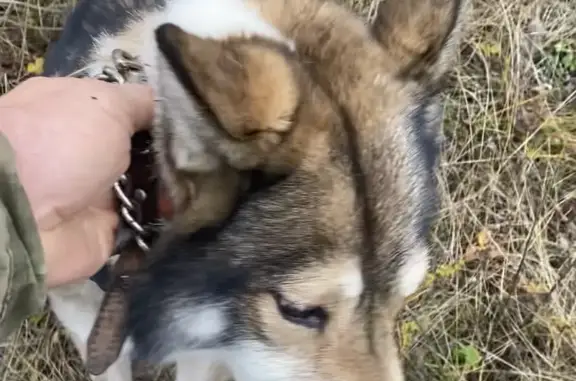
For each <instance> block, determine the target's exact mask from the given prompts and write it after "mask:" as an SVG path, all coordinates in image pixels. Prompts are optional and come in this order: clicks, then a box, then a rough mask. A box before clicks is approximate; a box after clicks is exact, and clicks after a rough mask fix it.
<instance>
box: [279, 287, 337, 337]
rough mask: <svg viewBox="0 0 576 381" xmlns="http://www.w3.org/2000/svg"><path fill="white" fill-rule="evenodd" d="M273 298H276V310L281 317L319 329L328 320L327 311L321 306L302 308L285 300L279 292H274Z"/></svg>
mask: <svg viewBox="0 0 576 381" xmlns="http://www.w3.org/2000/svg"><path fill="white" fill-rule="evenodd" d="M274 299H276V304H277V306H278V311H279V312H280V314H281V315H282V317H283V318H284V319H286V320H288V321H289V322H291V323H294V324H298V325H301V326H303V327H306V328H312V329H318V330H321V329H323V328H324V326H325V325H326V322H327V321H328V313H327V312H326V310H325V309H324V308H322V307H305V308H302V307H299V306H297V305H296V304H294V303H292V302H290V301H288V300H286V299H285V298H284V297H282V295H280V294H274Z"/></svg>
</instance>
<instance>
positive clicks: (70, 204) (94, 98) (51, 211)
mask: <svg viewBox="0 0 576 381" xmlns="http://www.w3.org/2000/svg"><path fill="white" fill-rule="evenodd" d="M153 110H154V100H153V96H152V90H151V89H150V88H149V87H147V86H145V85H135V84H124V85H116V84H110V83H106V82H103V81H99V80H96V79H78V78H40V77H38V78H32V79H29V80H27V81H25V82H23V83H22V84H20V85H19V86H18V87H16V88H15V89H13V90H12V91H10V92H9V93H8V94H6V95H4V96H3V97H1V98H0V131H1V132H2V133H4V135H5V136H6V137H7V138H8V140H9V141H10V144H11V146H12V147H13V149H14V151H15V153H16V167H17V171H18V176H19V178H20V181H21V183H22V186H23V187H24V189H25V191H26V194H27V196H28V199H29V201H30V204H31V207H32V212H33V214H34V217H35V219H36V222H37V226H38V229H39V232H40V238H41V241H42V245H43V247H44V252H45V263H46V282H47V284H48V286H49V287H51V286H57V285H61V284H65V283H69V282H73V281H76V280H80V279H83V278H87V277H89V276H91V275H93V274H94V273H95V272H96V271H97V270H98V269H99V268H100V267H101V266H102V265H104V263H105V262H106V260H107V259H108V257H109V256H110V254H111V253H112V250H113V244H114V234H115V229H116V227H117V225H118V222H119V220H118V217H117V215H116V212H115V210H114V208H113V201H114V199H113V194H112V186H113V184H114V182H115V181H116V180H117V179H118V178H119V177H120V176H121V175H122V174H123V173H124V172H125V171H126V170H127V169H128V165H129V163H130V147H131V146H130V143H131V141H130V139H131V137H132V135H133V134H134V133H135V132H137V131H138V130H142V129H145V128H147V127H148V126H149V125H150V124H151V122H152V118H153Z"/></svg>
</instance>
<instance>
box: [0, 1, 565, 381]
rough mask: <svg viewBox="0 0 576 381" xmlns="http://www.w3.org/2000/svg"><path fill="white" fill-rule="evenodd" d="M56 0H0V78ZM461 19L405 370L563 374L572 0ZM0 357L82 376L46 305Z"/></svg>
mask: <svg viewBox="0 0 576 381" xmlns="http://www.w3.org/2000/svg"><path fill="white" fill-rule="evenodd" d="M62 2H63V0H53V1H50V0H34V1H15V0H14V1H10V0H8V1H2V0H0V60H1V61H0V62H1V66H0V83H1V84H0V91H2V90H4V91H5V90H6V89H9V88H10V87H12V86H13V85H14V84H16V83H17V82H18V81H19V80H21V79H22V78H23V77H24V75H25V66H26V64H27V63H28V62H31V61H32V60H33V59H34V58H35V56H36V55H41V54H42V52H43V51H44V49H45V47H46V44H47V41H49V39H50V38H53V37H55V34H54V31H55V30H57V27H58V25H60V23H61V21H62V12H63V11H64V10H65V9H66V8H65V6H63V4H62ZM348 2H349V3H350V4H352V5H353V6H354V8H355V9H357V10H360V11H362V13H363V14H365V15H366V14H368V13H369V12H368V11H369V9H370V4H371V1H370V0H365V1H362V0H348ZM470 20H471V23H470V26H469V28H468V33H467V38H466V41H465V43H464V45H463V46H462V50H461V54H460V57H459V58H460V59H459V62H460V64H459V65H458V66H457V68H456V70H455V71H454V74H453V76H452V82H451V87H450V89H449V90H448V91H447V93H446V118H445V124H444V129H445V135H446V140H445V147H444V158H443V163H442V166H441V179H442V181H441V187H442V192H443V195H444V196H443V210H442V214H441V217H440V219H439V221H438V223H437V225H436V229H435V233H434V236H433V243H434V248H435V252H436V254H437V256H438V258H440V263H439V266H438V267H437V269H436V270H435V271H434V272H433V273H430V274H429V279H428V281H427V282H426V284H425V285H424V286H423V287H422V289H421V291H420V292H419V293H417V295H414V297H413V298H412V300H411V302H410V303H409V305H408V307H407V308H406V309H405V312H404V313H403V316H402V319H401V321H400V322H399V323H398V328H399V330H398V331H399V339H400V341H401V343H402V349H403V352H404V354H405V356H406V361H407V369H408V374H409V380H440V381H456V380H474V381H476V380H487V381H488V380H490V381H491V380H499V381H520V380H522V381H528V380H529V381H536V380H542V381H547V380H550V381H552V380H554V381H563V380H566V381H568V380H574V379H575V378H576V305H575V300H576V297H575V294H576V269H575V263H576V107H575V106H576V100H575V99H576V93H575V89H576V32H575V31H576V2H574V1H571V0H532V1H523V2H520V1H517V0H475V1H474V2H473V10H472V17H471V18H470ZM2 366H4V370H3V372H2V373H1V374H0V380H38V381H43V380H83V379H84V378H83V377H85V376H84V375H83V372H82V371H81V370H79V369H81V368H79V363H78V361H77V360H76V359H75V355H74V354H73V349H72V348H71V346H70V345H69V344H68V343H67V341H66V340H65V339H64V337H63V336H62V335H60V334H59V333H58V331H57V329H56V328H55V326H54V324H53V320H52V319H50V318H49V316H48V315H46V316H43V317H41V318H35V319H30V320H29V321H27V322H26V323H25V324H24V325H23V326H22V328H21V330H20V331H19V332H18V333H17V334H16V335H15V337H14V339H13V341H12V342H11V344H10V345H9V346H8V348H7V349H6V351H5V354H4V362H3V365H2Z"/></svg>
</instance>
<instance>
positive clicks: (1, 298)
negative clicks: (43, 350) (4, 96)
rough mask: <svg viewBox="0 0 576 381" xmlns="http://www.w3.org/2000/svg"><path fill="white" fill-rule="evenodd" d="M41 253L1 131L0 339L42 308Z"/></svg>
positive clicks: (42, 275) (24, 197)
mask: <svg viewBox="0 0 576 381" xmlns="http://www.w3.org/2000/svg"><path fill="white" fill-rule="evenodd" d="M44 281H45V270H44V253H43V249H42V246H41V242H40V238H39V235H38V230H37V228H36V223H35V221H34V217H33V215H32V212H31V208H30V204H29V202H28V198H27V197H26V194H25V193H24V189H23V188H22V186H21V184H20V182H19V180H18V176H17V173H16V167H15V160H14V152H13V150H12V148H11V146H10V144H9V143H8V140H7V139H6V137H5V136H4V135H2V133H1V132H0V340H2V339H5V338H7V336H8V335H10V334H11V333H12V332H13V331H14V330H16V329H17V328H18V327H19V326H20V324H21V323H22V321H23V320H24V319H25V318H26V317H28V316H29V315H32V314H34V313H37V312H39V311H41V309H42V308H43V306H44V303H45V299H46V289H45V283H44Z"/></svg>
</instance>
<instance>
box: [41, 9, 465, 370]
mask: <svg viewBox="0 0 576 381" xmlns="http://www.w3.org/2000/svg"><path fill="white" fill-rule="evenodd" d="M112 3H114V4H112ZM119 8H120V10H119ZM464 10H465V8H464V1H458V0H421V1H416V0H386V1H383V2H381V4H380V5H379V9H378V12H377V15H376V18H375V20H374V22H373V24H371V25H366V24H365V23H364V22H362V20H360V19H359V18H358V17H357V16H355V15H353V14H352V13H351V12H350V11H348V10H347V9H345V8H343V7H342V6H340V5H337V4H336V3H333V2H330V1H321V0H293V1H288V0H215V1H211V2H206V1H201V0H190V1H184V0H172V1H169V2H168V3H164V2H160V1H158V2H156V1H135V0H133V1H129V0H125V1H123V2H110V1H108V0H100V1H94V0H89V1H86V0H84V1H80V2H79V4H78V6H77V8H76V10H75V11H74V12H73V14H72V15H71V17H70V19H69V21H68V23H67V29H65V31H64V34H63V35H62V38H61V40H60V41H59V42H58V43H57V44H56V45H55V46H54V47H53V48H52V49H51V52H50V54H49V56H48V57H47V62H46V64H47V73H46V74H47V75H66V74H69V73H70V72H72V71H75V70H77V69H80V68H85V69H86V70H87V71H88V72H89V73H96V72H98V71H99V70H101V68H102V66H103V65H105V64H110V63H111V62H110V58H109V56H110V55H111V52H112V50H113V49H115V48H121V49H124V50H126V51H128V52H129V53H131V54H134V55H137V56H138V57H139V58H140V59H141V60H142V61H143V62H144V63H145V66H146V75H147V77H148V81H149V82H150V83H151V84H152V86H153V87H154V88H155V90H156V92H157V95H158V97H159V102H158V109H157V113H156V114H157V121H156V123H155V125H154V130H153V131H154V135H155V142H156V144H157V145H156V152H157V155H158V162H159V168H160V173H161V175H162V180H163V181H164V183H165V184H167V185H168V188H169V189H170V190H172V191H173V192H174V193H172V196H173V197H175V199H185V197H186V195H189V194H191V193H192V192H193V190H192V191H191V190H190V186H191V185H193V186H196V184H194V181H193V180H190V176H185V175H186V173H187V171H188V174H189V173H190V172H193V173H198V168H204V169H207V171H206V173H207V174H214V173H218V170H222V169H223V168H224V169H230V171H228V174H230V173H231V174H232V177H234V176H236V175H237V174H238V173H240V172H237V170H239V169H241V170H242V171H243V172H242V173H241V175H240V177H237V179H240V180H242V179H247V181H248V182H249V185H250V186H249V187H248V186H246V187H243V186H241V185H240V184H239V183H234V184H233V185H240V186H239V188H237V189H243V190H244V192H242V193H243V196H242V198H241V199H240V200H238V199H234V202H231V203H229V204H228V207H230V209H228V207H224V208H223V210H225V212H224V214H222V215H220V217H218V218H216V219H215V220H214V221H217V222H218V223H216V224H212V226H210V227H204V228H201V229H199V230H197V231H195V232H193V233H186V234H185V230H186V228H185V227H186V226H187V225H186V221H188V220H186V219H184V220H183V221H184V222H183V223H182V225H181V226H182V227H184V229H181V230H179V234H175V235H173V236H171V238H170V239H169V240H164V241H163V242H162V244H160V245H158V246H157V247H154V248H153V255H152V256H151V258H152V260H151V262H150V263H149V264H148V268H147V269H146V270H145V271H143V272H142V274H140V276H139V279H138V287H137V288H136V290H135V292H134V293H133V295H131V302H130V308H129V311H130V319H129V331H130V339H129V341H128V342H127V343H126V346H125V349H124V351H123V354H122V356H121V358H119V360H118V361H117V363H115V364H114V365H113V366H112V367H111V368H110V369H109V371H108V372H107V373H106V374H105V375H103V376H102V378H101V379H102V380H109V381H128V380H130V378H129V377H130V372H129V369H127V364H128V365H129V362H130V359H131V358H134V359H137V360H145V361H150V362H153V363H168V362H176V363H177V369H178V370H177V373H178V374H177V379H178V380H184V379H191V378H192V377H196V378H201V379H224V378H228V377H232V378H234V379H236V380H238V381H244V380H259V379H262V380H284V379H292V378H301V379H302V378H304V379H307V380H325V379H329V378H339V379H344V380H359V379H380V380H387V381H388V380H390V381H401V380H403V371H402V368H401V362H400V360H399V356H398V353H397V347H396V344H395V342H394V339H393V324H394V320H395V317H396V315H397V313H398V311H399V309H400V308H401V307H402V304H403V301H404V299H405V298H406V297H407V296H408V295H410V294H411V293H413V292H414V291H415V290H416V289H417V287H418V286H419V284H420V283H421V281H422V280H423V278H424V275H425V272H426V269H427V266H428V261H429V255H428V251H427V243H426V240H427V234H428V230H429V227H430V224H431V223H432V221H433V218H434V215H435V212H436V208H437V197H436V191H435V181H434V171H435V168H436V164H437V156H438V150H439V135H440V131H439V127H440V116H441V112H440V109H441V103H440V98H439V92H440V90H441V89H442V79H443V78H444V76H445V74H446V73H447V71H448V68H449V67H450V65H451V63H452V62H453V58H454V56H455V55H456V47H457V42H458V36H459V34H460V29H461V25H462V24H463V19H462V15H463V13H464ZM102 14H105V15H108V17H103V16H102ZM120 19H121V20H120ZM75 28H76V31H75V32H74V29H75ZM78 29H80V31H82V33H79V31H78ZM75 33H76V34H75ZM78 33H79V34H78ZM86 35H88V36H90V37H92V38H94V39H95V40H94V43H93V45H92V49H90V50H87V49H86V48H84V45H85V42H86V39H87V37H86ZM80 45H81V46H80ZM66 51H68V52H70V54H65V53H64V52H66ZM226 57H228V58H229V59H228V61H226ZM232 58H233V59H232ZM223 61H224V62H223ZM235 63H236V64H237V65H239V66H241V67H242V70H237V68H238V66H235ZM235 67H236V69H235ZM235 70H236V71H235ZM240 73H242V74H241V75H239V74H240ZM247 73H248V74H247ZM190 83H192V85H190ZM246 94H249V95H248V96H246ZM304 100H305V101H304ZM295 105H298V106H295ZM295 116H298V117H297V118H296V117H295ZM287 121H289V122H288V123H287ZM287 125H289V126H290V127H289V128H286V126H287ZM267 129H269V130H270V129H271V130H272V132H271V133H272V134H273V135H272V136H274V138H272V142H273V143H274V144H271V145H268V146H266V147H265V149H264V150H262V149H261V148H262V146H261V142H262V141H260V140H258V139H257V140H256V141H257V142H259V143H257V144H256V145H255V146H256V148H260V149H259V150H257V152H254V151H253V148H254V147H255V146H254V145H253V144H249V145H245V144H244V143H245V142H244V141H243V140H242V139H243V138H245V135H246V133H247V132H249V131H248V130H252V131H253V130H256V134H257V135H258V134H261V133H263V132H264V133H268V132H269V131H266V130H267ZM252 131H250V132H252ZM223 133H226V134H229V135H231V136H232V138H230V136H228V135H223ZM274 134H276V135H274ZM284 134H285V135H286V136H285V137H284V136H283V135H284ZM249 135H251V134H249ZM280 135H281V136H283V137H282V139H280V138H279V136H280ZM263 141H265V142H266V141H268V143H269V142H270V139H264V140H263ZM279 142H280V143H279ZM251 143H254V141H251ZM246 147H249V148H250V149H249V150H245V148H246ZM238 149H239V151H238ZM236 152H240V153H242V154H241V155H240V156H239V159H238V160H236V161H235V160H233V158H234V157H237V158H238V156H235V155H236ZM246 153H248V154H246ZM275 158H276V159H275ZM287 158H288V159H289V160H287ZM199 159H202V160H205V159H208V160H207V161H206V162H204V163H203V165H204V167H202V166H198V165H197V161H198V160H199ZM252 160H254V161H252ZM210 162H212V163H214V162H215V163H216V165H214V166H210V165H207V164H206V163H210ZM286 163H288V164H287V165H286ZM190 168H192V170H191V171H190ZM253 169H259V170H263V172H264V173H265V176H266V174H270V173H272V174H281V176H280V177H277V178H274V179H273V180H272V181H265V182H260V181H256V180H254V178H253V176H252V173H253ZM225 178H227V177H225ZM183 179H184V180H183ZM216 183H217V181H216V182H215V183H214V184H216ZM255 184H256V185H257V186H254V185H255ZM232 188H233V187H232ZM200 193H202V192H200ZM214 193H216V192H214ZM230 193H234V192H230ZM230 193H226V194H225V195H224V196H226V197H228V196H229V195H230ZM208 194H212V192H208ZM234 197H236V196H234ZM189 204H190V205H192V203H189ZM181 208H182V205H181ZM184 209H185V208H184ZM207 210H208V209H207ZM213 213H214V214H216V213H218V211H214V212H213ZM224 215H225V218H223V217H222V216H224ZM208 216H209V217H210V216H211V215H210V211H209V210H208ZM211 217H214V215H212V216H211ZM191 218H194V215H191ZM194 230H195V228H194V229H191V231H194ZM159 254H162V255H159ZM90 283H91V282H87V283H86V284H80V285H71V286H66V287H65V288H61V289H58V290H53V291H52V292H51V302H52V308H53V309H54V311H55V312H56V314H57V316H58V317H59V318H60V320H61V321H62V323H63V325H64V326H65V327H66V328H68V331H69V332H71V335H72V336H73V337H74V338H75V343H76V345H77V346H78V347H79V349H80V352H81V353H82V349H81V348H82V346H83V345H85V341H86V338H87V337H88V332H89V330H90V328H91V323H92V322H93V318H92V320H90V319H91V318H90V317H89V316H93V317H95V311H96V310H95V309H94V308H92V307H93V306H97V304H98V303H99V302H100V300H101V295H99V294H101V292H99V290H98V289H95V288H94V287H92V286H93V285H92V284H90ZM74 309H80V310H82V311H85V313H86V316H85V318H84V319H83V320H82V321H79V320H78V318H77V316H75V314H74V313H73V312H71V311H73V310H74ZM92 314H93V315H92ZM97 379H99V378H97Z"/></svg>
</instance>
